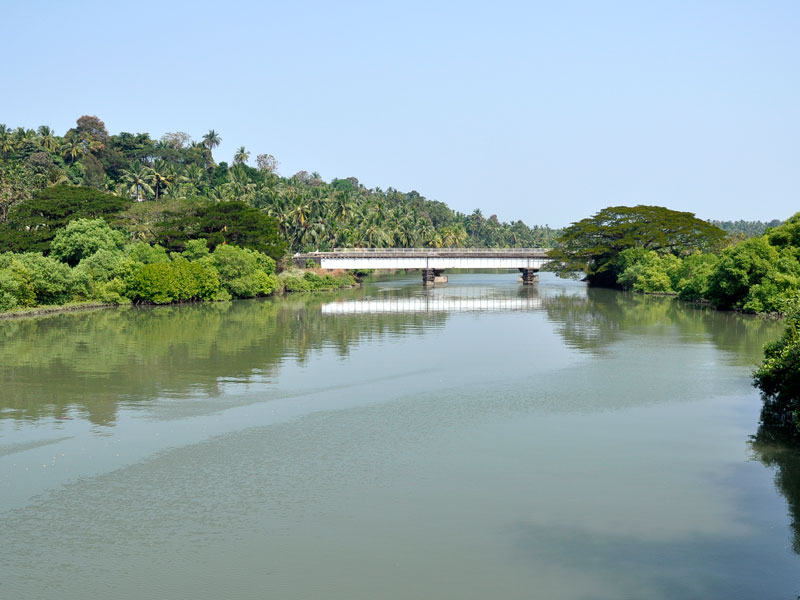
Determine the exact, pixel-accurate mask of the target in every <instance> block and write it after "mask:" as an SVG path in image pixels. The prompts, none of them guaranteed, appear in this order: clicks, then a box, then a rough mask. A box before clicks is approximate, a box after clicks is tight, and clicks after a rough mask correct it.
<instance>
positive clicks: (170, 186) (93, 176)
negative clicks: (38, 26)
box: [0, 116, 558, 251]
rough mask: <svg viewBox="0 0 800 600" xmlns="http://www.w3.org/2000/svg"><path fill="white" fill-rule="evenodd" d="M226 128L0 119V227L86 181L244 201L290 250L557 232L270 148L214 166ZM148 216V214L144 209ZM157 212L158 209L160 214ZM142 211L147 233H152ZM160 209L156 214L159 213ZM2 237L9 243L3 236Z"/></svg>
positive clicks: (500, 241)
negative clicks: (304, 162)
mask: <svg viewBox="0 0 800 600" xmlns="http://www.w3.org/2000/svg"><path fill="white" fill-rule="evenodd" d="M220 142H221V137H220V135H219V133H217V132H216V131H214V130H210V131H209V132H208V133H207V134H205V135H204V136H203V137H202V138H201V139H200V140H193V139H192V138H191V136H189V135H188V134H186V133H182V132H177V133H167V134H165V135H163V136H162V137H161V138H160V139H158V140H154V139H152V138H151V137H150V135H149V134H147V133H136V134H133V133H126V132H123V133H120V134H117V135H109V133H108V131H107V130H106V127H105V125H104V123H103V122H102V121H101V120H100V119H98V118H97V117H94V116H83V117H80V118H79V119H78V120H77V123H76V126H75V127H74V128H72V129H70V130H69V131H67V132H66V133H65V134H64V135H63V136H58V135H56V134H55V132H54V131H53V130H52V129H51V128H49V127H47V126H42V127H39V128H38V129H37V130H33V129H25V128H22V127H18V128H16V129H13V130H12V129H9V128H8V127H6V126H5V125H0V182H1V183H0V223H7V222H12V221H13V220H14V219H13V212H14V211H15V210H18V209H20V207H21V206H23V205H24V204H25V202H27V201H28V200H30V199H31V198H33V197H35V196H36V195H37V193H38V192H40V191H41V190H43V189H45V188H47V187H49V186H52V185H58V184H61V185H70V186H83V187H84V188H93V189H96V190H98V191H103V192H106V193H109V194H112V195H114V196H116V197H118V198H120V199H123V200H126V201H131V200H138V201H143V202H144V201H154V203H156V204H158V203H160V202H164V201H172V202H175V201H185V200H192V201H197V200H205V201H210V202H214V203H223V202H231V201H238V202H243V203H245V204H247V205H248V206H250V207H253V208H255V209H257V210H259V211H261V212H262V213H264V214H265V215H268V216H270V217H272V218H274V219H275V221H276V222H277V225H278V230H279V233H280V236H281V237H282V238H283V240H285V241H286V243H287V245H288V247H289V248H290V249H291V250H292V251H310V250H317V249H319V250H329V249H332V248H334V247H341V246H350V247H417V246H425V247H460V246H476V247H508V246H514V247H549V246H552V244H553V240H554V238H555V237H556V235H557V234H558V231H557V230H553V229H551V228H550V227H547V226H544V227H540V226H534V227H528V226H527V225H526V224H525V223H523V222H522V221H514V222H511V223H506V222H501V221H500V220H499V219H498V218H497V216H496V215H491V216H489V217H484V215H483V214H482V212H481V211H480V210H477V209H476V210H475V211H474V212H473V213H472V214H469V215H465V214H462V213H458V212H454V211H452V210H451V209H450V208H448V206H447V205H446V204H444V203H442V202H438V201H435V200H429V199H426V198H425V197H423V196H421V195H420V194H419V193H417V192H415V191H412V192H407V193H406V192H400V191H398V190H395V189H393V188H389V189H387V190H382V189H380V188H373V189H368V188H365V187H364V186H363V185H361V184H360V183H359V182H358V179H356V178H355V177H350V178H346V179H333V180H332V181H330V182H326V181H324V180H322V178H321V177H320V176H319V174H318V173H315V172H314V173H308V172H306V171H300V172H298V173H295V174H294V175H292V176H291V177H283V176H281V175H279V174H278V172H277V166H278V162H277V160H276V159H275V158H274V157H273V156H271V155H269V154H259V155H257V156H256V157H255V165H256V166H255V167H253V166H250V165H249V164H248V162H249V160H250V156H251V154H250V152H248V151H247V150H246V149H245V148H244V147H240V148H239V149H238V150H237V151H236V153H235V154H234V156H233V160H232V164H230V165H229V164H228V163H226V162H219V163H217V162H216V161H215V160H214V157H213V154H212V151H213V150H214V149H215V148H216V147H217V146H219V144H220ZM142 212H143V213H147V212H148V211H147V210H144V211H142ZM153 212H155V213H159V212H160V211H159V210H154V211H153ZM145 217H146V215H144V214H142V215H140V220H141V221H142V222H140V223H139V225H140V229H147V228H148V227H149V226H150V225H151V223H150V222H146V219H145ZM159 217H160V215H159V214H156V215H155V216H153V218H154V219H157V218H159ZM0 243H2V242H1V241H0Z"/></svg>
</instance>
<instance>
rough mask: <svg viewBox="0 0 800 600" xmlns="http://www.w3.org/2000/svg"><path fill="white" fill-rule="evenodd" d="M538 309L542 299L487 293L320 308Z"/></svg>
mask: <svg viewBox="0 0 800 600" xmlns="http://www.w3.org/2000/svg"><path fill="white" fill-rule="evenodd" d="M542 306H543V301H542V299H541V298H539V297H538V296H534V295H529V296H523V297H517V298H510V297H508V296H496V295H488V294H487V295H485V296H472V295H470V296H451V295H424V296H417V297H410V298H409V297H405V298H399V297H395V298H380V299H377V298H376V299H370V300H349V301H341V302H328V303H326V304H323V305H322V314H323V315H363V314H386V313H435V312H509V311H526V310H537V309H541V308H542Z"/></svg>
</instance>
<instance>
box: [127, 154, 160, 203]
mask: <svg viewBox="0 0 800 600" xmlns="http://www.w3.org/2000/svg"><path fill="white" fill-rule="evenodd" d="M122 180H123V181H124V182H125V183H126V184H127V185H128V188H127V189H128V193H129V194H131V195H133V194H136V200H137V202H141V201H142V194H141V193H142V192H144V193H145V195H153V193H154V192H153V188H152V187H151V185H150V184H151V183H153V181H154V178H153V172H152V169H150V168H149V167H145V166H143V165H142V164H141V163H134V164H133V165H132V166H131V168H130V169H125V170H124V171H122Z"/></svg>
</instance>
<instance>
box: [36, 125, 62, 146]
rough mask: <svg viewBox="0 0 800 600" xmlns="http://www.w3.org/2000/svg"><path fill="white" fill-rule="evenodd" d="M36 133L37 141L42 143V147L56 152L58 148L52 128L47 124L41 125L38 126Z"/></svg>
mask: <svg viewBox="0 0 800 600" xmlns="http://www.w3.org/2000/svg"><path fill="white" fill-rule="evenodd" d="M38 133H39V143H40V144H41V145H42V148H44V149H45V150H47V151H48V152H56V151H57V150H58V140H57V139H56V134H55V133H54V132H53V130H52V129H50V128H49V127H48V126H47V125H42V126H41V127H39V130H38Z"/></svg>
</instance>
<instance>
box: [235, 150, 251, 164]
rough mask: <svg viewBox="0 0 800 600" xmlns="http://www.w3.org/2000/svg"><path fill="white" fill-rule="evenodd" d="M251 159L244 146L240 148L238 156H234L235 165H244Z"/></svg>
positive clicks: (237, 152)
mask: <svg viewBox="0 0 800 600" xmlns="http://www.w3.org/2000/svg"><path fill="white" fill-rule="evenodd" d="M249 158H250V153H249V152H248V151H247V150H245V149H244V146H239V149H238V150H237V151H236V154H234V155H233V164H235V165H243V164H244V163H246V162H247V160H248V159H249Z"/></svg>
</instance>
